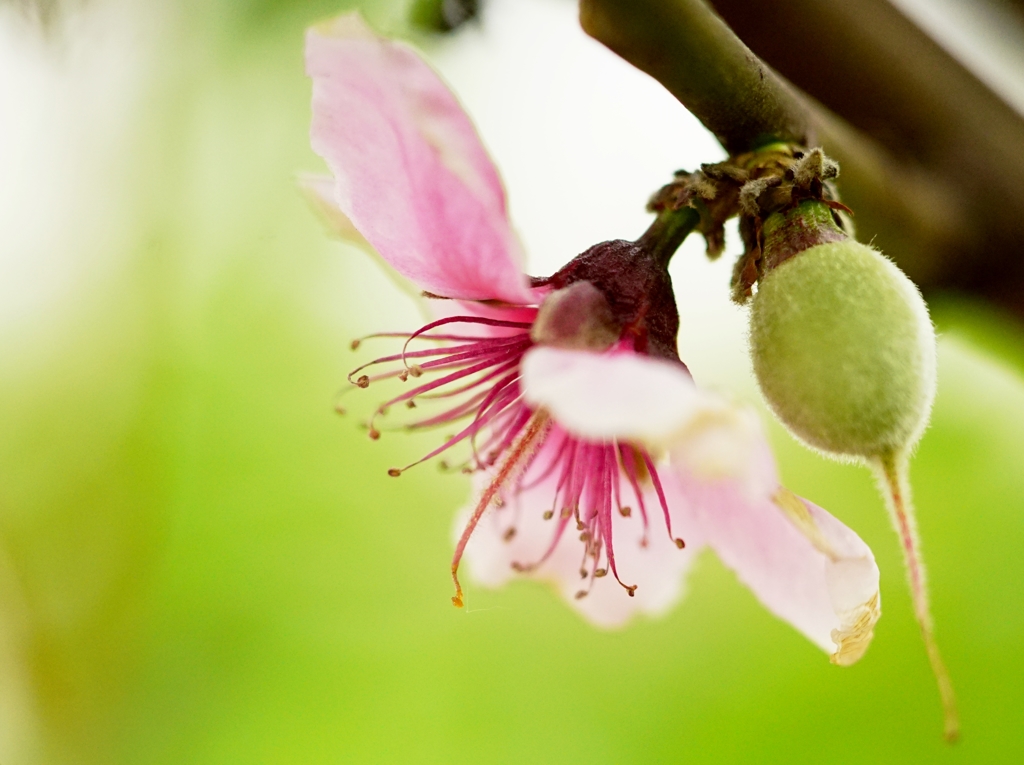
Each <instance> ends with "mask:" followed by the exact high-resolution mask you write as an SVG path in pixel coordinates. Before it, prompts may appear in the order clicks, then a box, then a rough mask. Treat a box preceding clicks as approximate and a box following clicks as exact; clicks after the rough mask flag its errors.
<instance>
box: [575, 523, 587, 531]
mask: <svg viewBox="0 0 1024 765" xmlns="http://www.w3.org/2000/svg"><path fill="white" fill-rule="evenodd" d="M586 528H587V527H586V526H584V525H583V521H576V531H583V530H584V529H586Z"/></svg>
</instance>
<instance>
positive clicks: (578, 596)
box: [575, 590, 587, 600]
mask: <svg viewBox="0 0 1024 765" xmlns="http://www.w3.org/2000/svg"><path fill="white" fill-rule="evenodd" d="M575 597H576V600H583V599H584V598H585V597H587V591H586V590H580V591H579V592H577V593H576V596H575Z"/></svg>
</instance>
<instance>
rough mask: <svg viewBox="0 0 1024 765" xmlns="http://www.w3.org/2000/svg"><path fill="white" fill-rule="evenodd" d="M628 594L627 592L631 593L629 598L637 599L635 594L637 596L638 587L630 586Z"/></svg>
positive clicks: (627, 589) (627, 590)
mask: <svg viewBox="0 0 1024 765" xmlns="http://www.w3.org/2000/svg"><path fill="white" fill-rule="evenodd" d="M626 592H627V593H629V597H631V598H632V597H635V594H636V585H635V584H632V585H630V586H629V587H627V588H626Z"/></svg>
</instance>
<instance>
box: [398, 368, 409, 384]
mask: <svg viewBox="0 0 1024 765" xmlns="http://www.w3.org/2000/svg"><path fill="white" fill-rule="evenodd" d="M398 379H399V380H401V381H402V382H405V381H406V380H408V379H409V373H408V372H406V371H405V370H404V369H403V370H402V371H401V372H399V373H398Z"/></svg>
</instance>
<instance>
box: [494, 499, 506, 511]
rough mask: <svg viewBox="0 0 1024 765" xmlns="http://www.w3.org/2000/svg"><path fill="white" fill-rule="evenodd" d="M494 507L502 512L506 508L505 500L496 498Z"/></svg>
mask: <svg viewBox="0 0 1024 765" xmlns="http://www.w3.org/2000/svg"><path fill="white" fill-rule="evenodd" d="M494 506H495V507H496V508H498V509H499V510H500V509H501V508H503V507H504V506H505V500H503V499H502V498H501V497H495V498H494Z"/></svg>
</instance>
